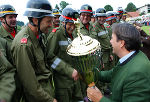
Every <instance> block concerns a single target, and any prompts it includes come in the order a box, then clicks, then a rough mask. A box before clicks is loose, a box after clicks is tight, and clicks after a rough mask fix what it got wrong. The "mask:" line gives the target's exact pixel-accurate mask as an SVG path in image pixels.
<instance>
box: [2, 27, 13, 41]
mask: <svg viewBox="0 0 150 102" xmlns="http://www.w3.org/2000/svg"><path fill="white" fill-rule="evenodd" d="M0 29H1V36H2V37H4V38H6V37H9V38H11V39H12V40H13V39H14V37H13V36H12V35H11V34H10V33H9V32H7V31H6V29H5V28H4V27H3V26H2V25H1V27H0Z"/></svg>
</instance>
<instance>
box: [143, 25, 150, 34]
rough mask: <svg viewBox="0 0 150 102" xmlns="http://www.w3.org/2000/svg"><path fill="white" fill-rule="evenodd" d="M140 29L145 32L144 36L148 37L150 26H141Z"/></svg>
mask: <svg viewBox="0 0 150 102" xmlns="http://www.w3.org/2000/svg"><path fill="white" fill-rule="evenodd" d="M142 29H143V30H144V31H145V33H146V34H148V35H150V26H142Z"/></svg>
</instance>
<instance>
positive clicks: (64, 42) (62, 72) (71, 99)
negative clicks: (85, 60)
mask: <svg viewBox="0 0 150 102" xmlns="http://www.w3.org/2000/svg"><path fill="white" fill-rule="evenodd" d="M72 35H75V34H72ZM73 38H74V36H73ZM71 41H72V39H71V38H69V36H67V35H66V33H65V28H64V27H63V26H60V27H59V28H56V29H55V30H54V31H52V33H51V34H50V35H49V37H48V43H47V48H48V51H47V53H48V54H47V56H48V60H49V62H50V63H51V64H50V66H51V67H52V68H53V69H54V82H55V88H56V99H58V101H60V102H77V101H79V100H81V99H83V97H82V93H81V88H80V83H79V80H78V81H74V80H73V78H72V73H73V70H74V67H73V58H72V57H71V56H70V55H68V54H67V52H66V49H67V47H68V45H69V44H70V43H71Z"/></svg>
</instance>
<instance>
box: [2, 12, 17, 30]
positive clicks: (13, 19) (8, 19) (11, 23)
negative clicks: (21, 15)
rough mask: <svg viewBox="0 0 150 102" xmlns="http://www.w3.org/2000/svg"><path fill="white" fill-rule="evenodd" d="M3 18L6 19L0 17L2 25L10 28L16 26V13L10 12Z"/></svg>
mask: <svg viewBox="0 0 150 102" xmlns="http://www.w3.org/2000/svg"><path fill="white" fill-rule="evenodd" d="M5 18H6V21H5V19H4V18H1V22H2V23H3V25H4V26H7V28H8V27H9V26H10V27H12V28H14V27H16V24H17V19H16V18H17V15H15V14H10V15H6V16H5ZM6 22H7V24H8V25H9V26H8V25H7V24H6Z"/></svg>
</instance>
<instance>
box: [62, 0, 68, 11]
mask: <svg viewBox="0 0 150 102" xmlns="http://www.w3.org/2000/svg"><path fill="white" fill-rule="evenodd" d="M67 5H69V3H67V2H65V1H61V2H60V7H61V10H63V9H64V8H65V7H66V6H67Z"/></svg>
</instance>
